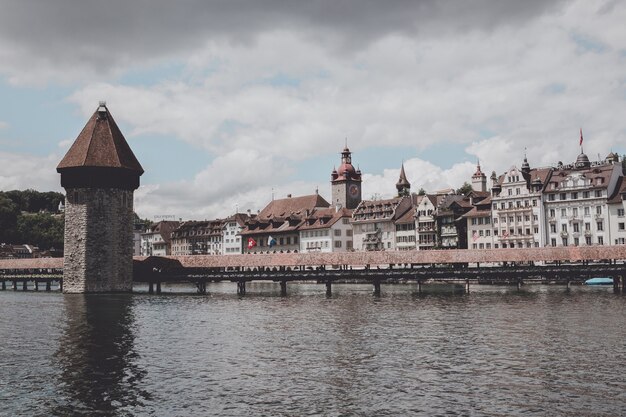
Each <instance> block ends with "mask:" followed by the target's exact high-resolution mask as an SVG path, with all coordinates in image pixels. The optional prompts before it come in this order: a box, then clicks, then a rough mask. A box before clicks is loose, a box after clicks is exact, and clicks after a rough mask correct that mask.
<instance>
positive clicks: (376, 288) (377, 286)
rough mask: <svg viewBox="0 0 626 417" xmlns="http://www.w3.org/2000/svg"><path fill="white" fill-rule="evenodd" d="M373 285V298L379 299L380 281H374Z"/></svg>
mask: <svg viewBox="0 0 626 417" xmlns="http://www.w3.org/2000/svg"><path fill="white" fill-rule="evenodd" d="M373 284H374V296H376V297H380V280H377V279H375V280H374V282H373Z"/></svg>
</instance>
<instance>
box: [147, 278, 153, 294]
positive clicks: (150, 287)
mask: <svg viewBox="0 0 626 417" xmlns="http://www.w3.org/2000/svg"><path fill="white" fill-rule="evenodd" d="M148 294H154V284H152V281H150V282H149V283H148Z"/></svg>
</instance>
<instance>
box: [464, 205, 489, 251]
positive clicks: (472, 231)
mask: <svg viewBox="0 0 626 417" xmlns="http://www.w3.org/2000/svg"><path fill="white" fill-rule="evenodd" d="M462 217H463V218H465V219H467V247H468V248H469V249H492V248H495V247H496V246H495V243H494V236H493V229H492V225H491V197H486V198H484V199H482V200H480V201H479V202H477V203H475V204H474V208H472V209H471V210H470V211H468V212H467V213H466V214H464V215H463V216H462Z"/></svg>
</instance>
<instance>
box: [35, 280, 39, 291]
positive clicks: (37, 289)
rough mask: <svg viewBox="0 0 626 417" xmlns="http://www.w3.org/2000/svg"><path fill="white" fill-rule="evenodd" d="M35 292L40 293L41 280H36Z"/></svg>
mask: <svg viewBox="0 0 626 417" xmlns="http://www.w3.org/2000/svg"><path fill="white" fill-rule="evenodd" d="M35 291H39V280H35Z"/></svg>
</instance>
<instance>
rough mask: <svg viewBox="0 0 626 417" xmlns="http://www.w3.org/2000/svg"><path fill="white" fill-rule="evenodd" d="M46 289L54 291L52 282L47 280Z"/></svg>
mask: <svg viewBox="0 0 626 417" xmlns="http://www.w3.org/2000/svg"><path fill="white" fill-rule="evenodd" d="M46 291H52V282H51V281H46Z"/></svg>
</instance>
